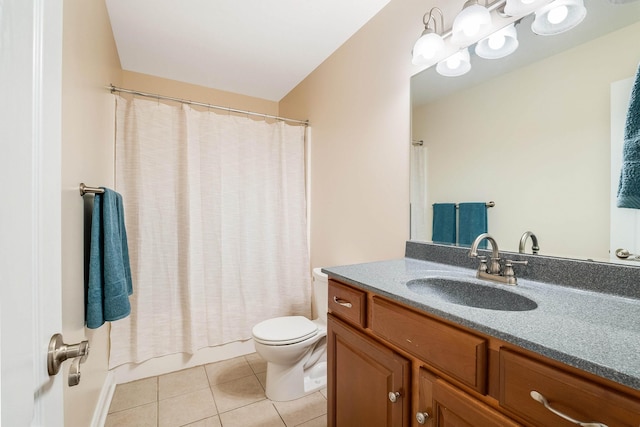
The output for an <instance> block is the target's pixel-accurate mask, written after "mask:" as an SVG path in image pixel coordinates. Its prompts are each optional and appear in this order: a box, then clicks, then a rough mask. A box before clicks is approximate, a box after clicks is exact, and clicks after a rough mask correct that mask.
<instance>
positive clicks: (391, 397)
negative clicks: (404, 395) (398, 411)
mask: <svg viewBox="0 0 640 427" xmlns="http://www.w3.org/2000/svg"><path fill="white" fill-rule="evenodd" d="M398 399H400V392H397V391H390V392H389V400H390V401H391V403H396V402H397V401H398Z"/></svg>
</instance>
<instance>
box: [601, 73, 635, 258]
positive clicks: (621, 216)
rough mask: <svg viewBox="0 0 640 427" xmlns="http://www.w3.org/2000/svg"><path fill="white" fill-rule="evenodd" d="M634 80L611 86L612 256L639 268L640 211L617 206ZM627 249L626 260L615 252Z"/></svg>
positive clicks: (610, 254)
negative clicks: (626, 124)
mask: <svg viewBox="0 0 640 427" xmlns="http://www.w3.org/2000/svg"><path fill="white" fill-rule="evenodd" d="M633 80H634V79H633V78H628V79H624V80H620V81H617V82H614V83H612V84H611V221H610V222H611V237H610V244H609V257H610V259H611V260H612V261H617V262H632V263H634V265H635V264H638V265H640V262H638V260H637V259H636V258H635V256H633V255H640V210H638V209H625V208H617V207H616V196H617V192H618V182H619V181H620V168H621V167H622V146H623V143H624V125H625V121H626V118H627V109H628V108H629V99H630V97H631V88H632V87H633ZM618 249H626V250H627V251H629V253H631V254H633V255H632V256H631V257H629V258H628V259H627V260H626V261H623V260H621V259H618V258H617V257H616V250H618Z"/></svg>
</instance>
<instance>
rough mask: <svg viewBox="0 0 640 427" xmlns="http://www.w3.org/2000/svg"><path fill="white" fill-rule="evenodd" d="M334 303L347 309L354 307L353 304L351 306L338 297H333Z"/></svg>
mask: <svg viewBox="0 0 640 427" xmlns="http://www.w3.org/2000/svg"><path fill="white" fill-rule="evenodd" d="M333 302H335V303H336V304H340V305H341V306H343V307H347V308H351V307H353V304H351V303H350V302H349V301H347V300H344V299H342V298H338V297H335V296H334V297H333Z"/></svg>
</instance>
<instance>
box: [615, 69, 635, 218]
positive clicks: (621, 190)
mask: <svg viewBox="0 0 640 427" xmlns="http://www.w3.org/2000/svg"><path fill="white" fill-rule="evenodd" d="M616 206H617V207H619V208H633V209H640V66H638V71H637V72H636V80H635V82H634V84H633V89H632V90H631V99H630V100H629V111H628V112H627V121H626V123H625V127H624V146H623V148H622V169H621V170H620V183H619V184H618V198H617V200H616Z"/></svg>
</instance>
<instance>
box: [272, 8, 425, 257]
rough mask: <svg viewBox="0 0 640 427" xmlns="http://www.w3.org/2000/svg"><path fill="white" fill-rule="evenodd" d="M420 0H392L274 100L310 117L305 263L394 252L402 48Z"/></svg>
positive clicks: (400, 247) (405, 156) (404, 77)
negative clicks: (308, 231)
mask: <svg viewBox="0 0 640 427" xmlns="http://www.w3.org/2000/svg"><path fill="white" fill-rule="evenodd" d="M432 3H435V2H432ZM428 6H429V5H427V4H426V3H425V2H424V1H416V0H392V1H391V2H390V3H389V4H388V5H387V6H386V7H385V8H384V9H383V10H382V11H381V12H380V13H378V15H376V16H375V17H374V18H373V19H371V20H370V21H369V22H368V23H367V24H366V25H365V26H364V27H363V28H362V29H361V30H360V31H359V32H358V33H356V34H355V35H354V36H353V37H352V38H351V39H350V40H348V41H347V42H346V43H345V44H344V45H343V46H342V47H341V48H340V49H338V50H337V51H336V52H335V53H334V54H333V55H332V56H330V57H329V58H328V59H327V60H326V61H325V62H324V63H323V64H322V65H320V66H319V67H318V68H317V69H316V70H315V71H314V72H313V73H311V74H310V75H309V76H308V77H307V78H306V79H305V80H304V81H303V82H302V83H300V85H298V86H297V87H296V88H295V89H294V90H293V91H291V93H289V94H288V95H287V96H286V97H285V98H283V99H282V101H281V102H280V114H281V115H283V116H288V117H302V118H308V119H309V120H310V121H311V133H312V137H311V263H312V265H313V266H314V267H323V266H331V265H337V264H349V263H357V262H364V261H374V260H381V259H387V258H397V257H402V256H403V254H404V244H405V241H406V240H407V239H408V238H409V142H410V97H409V81H410V76H411V74H412V68H411V65H410V62H411V55H410V52H411V48H412V46H413V43H415V40H416V38H417V37H418V36H419V35H420V33H421V31H422V29H423V26H422V15H423V14H424V13H425V12H426V11H427V10H428Z"/></svg>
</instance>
